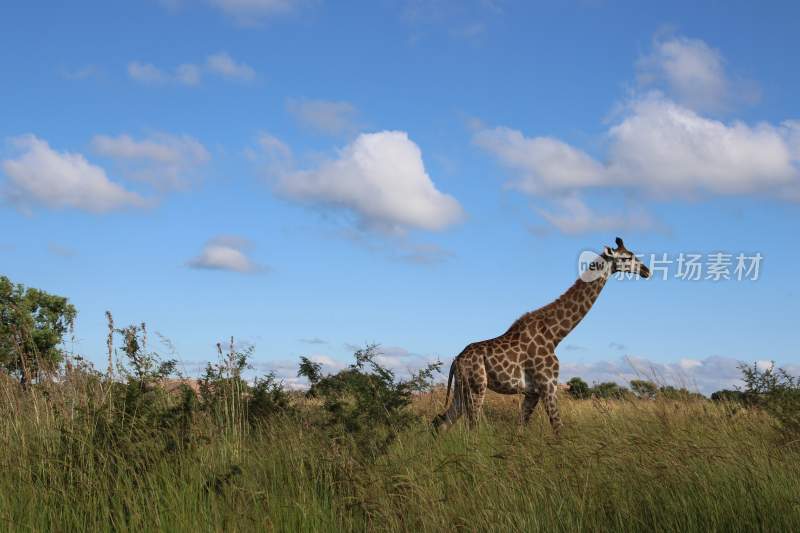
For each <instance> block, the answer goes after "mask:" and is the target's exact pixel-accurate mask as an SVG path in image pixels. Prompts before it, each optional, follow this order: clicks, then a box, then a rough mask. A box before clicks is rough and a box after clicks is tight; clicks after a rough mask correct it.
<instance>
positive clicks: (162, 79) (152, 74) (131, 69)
mask: <svg viewBox="0 0 800 533" xmlns="http://www.w3.org/2000/svg"><path fill="white" fill-rule="evenodd" d="M128 76H130V77H131V79H134V80H136V81H138V82H140V83H145V84H148V85H156V84H161V83H166V82H167V81H169V76H168V75H167V74H165V73H164V72H163V71H162V70H161V69H159V68H158V67H156V66H155V65H153V64H152V63H142V62H139V61H132V62H130V63H128Z"/></svg>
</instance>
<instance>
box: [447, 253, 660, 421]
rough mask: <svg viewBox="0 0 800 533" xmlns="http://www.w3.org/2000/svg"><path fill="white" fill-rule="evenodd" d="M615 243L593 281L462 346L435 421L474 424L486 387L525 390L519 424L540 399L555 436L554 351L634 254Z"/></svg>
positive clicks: (639, 270) (556, 368)
mask: <svg viewBox="0 0 800 533" xmlns="http://www.w3.org/2000/svg"><path fill="white" fill-rule="evenodd" d="M617 244H618V248H617V249H616V250H611V249H609V248H607V249H606V252H604V254H603V255H602V256H601V257H603V258H604V259H605V260H606V261H609V263H608V265H609V267H610V268H607V269H605V270H604V271H603V272H602V273H600V274H599V275H598V276H596V279H592V280H590V281H584V279H581V278H578V280H577V281H576V282H575V283H574V284H573V285H572V287H570V288H569V290H567V292H565V293H564V294H562V295H561V296H560V297H559V298H558V299H556V300H555V301H554V302H552V303H550V304H549V305H546V306H544V307H542V308H540V309H537V310H536V311H532V312H530V313H526V314H525V315H523V316H521V317H520V318H519V319H517V321H516V322H514V323H513V324H512V325H511V327H510V328H508V331H506V332H505V333H503V334H502V335H500V336H499V337H495V338H493V339H489V340H485V341H479V342H474V343H472V344H470V345H468V346H467V347H466V348H464V350H463V351H462V352H461V353H460V354H459V355H458V356H457V357H456V358H455V360H454V361H453V364H452V366H451V368H450V377H449V379H448V384H447V390H448V396H449V392H450V384H451V381H453V380H455V388H454V393H453V402H452V404H451V405H450V407H449V409H448V410H447V411H446V412H445V413H444V414H442V415H439V416H438V417H437V419H436V420H435V424H436V425H437V426H438V425H442V424H445V425H450V424H452V423H453V422H455V421H456V420H457V419H458V417H459V416H461V414H464V413H465V414H466V415H467V417H468V420H469V422H470V423H474V422H476V421H477V417H478V415H479V414H480V410H481V406H482V405H483V399H484V396H485V394H486V390H487V389H488V390H491V391H494V392H497V393H500V394H524V395H525V399H524V401H523V405H522V413H521V414H522V420H523V422H527V421H528V420H529V419H530V416H531V413H532V412H533V410H534V408H535V407H536V405H537V404H538V402H539V400H540V399H541V400H542V401H543V403H544V407H545V410H546V411H547V415H548V417H549V418H550V423H551V425H552V427H553V430H554V431H555V432H556V434H558V432H559V430H560V428H561V425H562V424H561V418H560V416H559V412H558V403H557V401H556V389H557V384H558V371H559V365H558V358H557V357H556V354H555V349H556V346H558V344H559V343H560V342H561V341H562V340H563V339H564V337H566V336H567V334H568V333H569V332H570V331H572V330H573V329H574V328H575V326H577V325H578V323H579V322H580V321H581V319H583V317H584V316H585V315H586V313H587V312H588V311H589V309H590V308H591V307H592V304H594V302H595V300H596V299H597V297H598V296H599V294H600V291H601V290H602V289H603V287H604V286H605V284H606V281H607V280H608V277H609V276H610V274H611V273H613V272H614V271H624V270H623V268H622V267H621V266H620V265H616V261H617V260H618V258H621V257H622V252H623V251H624V252H626V253H627V254H630V257H633V254H631V253H630V252H628V251H627V250H625V248H624V246H623V245H622V241H621V240H618V241H617ZM607 254H608V255H607ZM630 257H629V256H625V258H626V259H627V260H628V261H632V262H638V260H636V259H635V257H634V259H633V260H631V258H630ZM629 268H633V267H629ZM635 272H637V273H641V274H642V275H643V276H644V277H647V276H648V275H649V272H647V269H646V267H644V266H643V265H641V263H638V265H636V270H635ZM445 401H446V400H445Z"/></svg>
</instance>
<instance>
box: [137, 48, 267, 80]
mask: <svg viewBox="0 0 800 533" xmlns="http://www.w3.org/2000/svg"><path fill="white" fill-rule="evenodd" d="M203 74H211V75H214V76H219V77H222V78H225V79H228V80H239V81H251V80H253V79H255V77H256V71H255V69H253V67H251V66H250V65H248V64H246V63H242V62H237V61H236V60H235V59H233V57H231V56H230V55H229V54H228V53H226V52H217V53H216V54H211V55H209V56H208V57H207V58H206V61H205V63H204V64H202V65H196V64H194V63H182V64H180V65H178V66H177V67H175V69H174V72H171V71H169V70H164V69H162V68H159V67H157V66H155V65H153V64H152V63H142V62H140V61H132V62H131V63H129V64H128V76H130V78H131V79H133V80H135V81H138V82H140V83H143V84H146V85H167V84H172V83H177V84H181V85H188V86H197V85H200V82H201V81H202V78H203Z"/></svg>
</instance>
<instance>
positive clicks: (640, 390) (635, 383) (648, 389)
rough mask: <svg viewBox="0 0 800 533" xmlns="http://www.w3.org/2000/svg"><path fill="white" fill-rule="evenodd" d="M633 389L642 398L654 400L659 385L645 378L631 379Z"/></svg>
mask: <svg viewBox="0 0 800 533" xmlns="http://www.w3.org/2000/svg"><path fill="white" fill-rule="evenodd" d="M631 390H632V391H633V393H634V394H635V395H636V397H637V398H639V399H641V400H652V399H654V398H655V397H656V393H657V392H658V385H656V384H655V383H653V382H652V381H647V380H644V379H634V380H631Z"/></svg>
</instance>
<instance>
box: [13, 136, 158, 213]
mask: <svg viewBox="0 0 800 533" xmlns="http://www.w3.org/2000/svg"><path fill="white" fill-rule="evenodd" d="M11 142H12V145H13V146H14V147H15V148H17V149H18V150H20V151H21V152H22V153H21V155H20V156H19V157H18V158H16V159H6V160H4V161H3V171H4V172H5V174H6V176H7V177H8V180H7V182H6V187H5V189H6V190H5V193H4V196H6V198H8V199H9V200H10V201H11V202H12V203H13V204H15V205H17V206H18V207H20V208H23V209H28V208H30V206H32V205H36V204H39V205H43V206H46V207H50V208H56V209H63V208H72V209H80V210H83V211H89V212H93V213H104V212H108V211H113V210H116V209H121V208H125V207H145V206H146V205H147V203H148V202H147V201H146V200H145V199H144V198H142V197H141V196H139V195H138V194H136V193H134V192H131V191H127V190H125V189H124V188H123V187H122V186H120V185H118V184H117V183H114V182H112V181H111V180H109V179H108V176H106V173H105V171H104V170H103V169H102V168H100V167H98V166H96V165H93V164H91V163H89V162H88V161H87V160H86V158H85V157H84V156H83V155H81V154H78V153H70V152H58V151H56V150H53V149H52V148H50V145H49V144H48V143H47V141H44V140H42V139H39V138H38V137H36V136H34V135H23V136H21V137H16V138H13V139H12V140H11Z"/></svg>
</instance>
